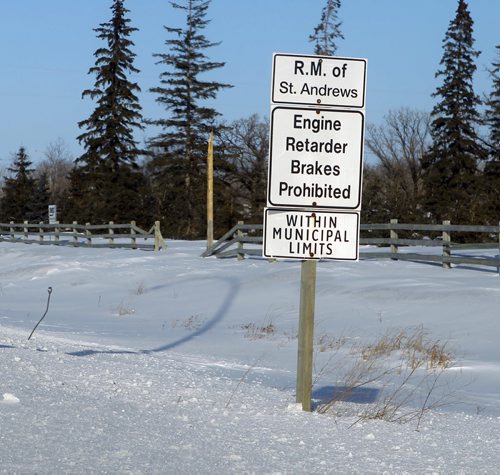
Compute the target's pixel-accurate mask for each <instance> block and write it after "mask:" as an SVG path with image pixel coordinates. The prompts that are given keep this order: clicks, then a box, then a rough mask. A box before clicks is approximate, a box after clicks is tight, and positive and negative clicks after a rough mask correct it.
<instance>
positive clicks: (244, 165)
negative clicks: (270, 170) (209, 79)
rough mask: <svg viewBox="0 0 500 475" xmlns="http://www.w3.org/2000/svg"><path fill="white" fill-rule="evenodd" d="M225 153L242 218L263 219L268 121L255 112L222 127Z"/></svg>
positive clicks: (255, 220)
mask: <svg viewBox="0 0 500 475" xmlns="http://www.w3.org/2000/svg"><path fill="white" fill-rule="evenodd" d="M222 142H223V146H224V148H225V154H226V156H227V159H228V161H229V162H230V163H231V164H232V166H233V172H232V185H233V187H234V188H236V189H237V192H238V195H239V197H240V200H241V205H242V207H243V209H244V212H243V215H244V216H245V219H248V220H250V221H251V222H259V221H261V220H262V212H263V209H264V206H265V204H266V183H267V156H268V151H269V122H268V120H267V119H263V120H262V119H260V118H259V116H258V115H256V114H254V115H252V116H250V117H248V118H245V119H240V120H237V121H235V122H233V123H232V124H230V126H229V127H227V128H226V129H224V130H223V137H222Z"/></svg>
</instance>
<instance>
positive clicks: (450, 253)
mask: <svg viewBox="0 0 500 475" xmlns="http://www.w3.org/2000/svg"><path fill="white" fill-rule="evenodd" d="M262 231H263V225H262V224H244V223H243V222H242V221H240V222H238V224H237V225H236V226H234V227H233V228H232V229H230V230H229V231H228V232H227V233H226V234H225V235H224V236H222V238H220V239H219V240H218V241H217V242H216V243H215V244H214V245H213V246H211V247H210V248H208V249H207V250H206V251H205V252H204V253H203V254H202V257H208V256H216V257H237V258H238V259H243V258H244V257H245V255H248V256H261V255H262ZM384 233H387V235H386V236H381V237H370V235H373V234H384ZM455 233H460V234H463V233H467V236H470V235H474V236H480V237H481V239H477V242H468V243H462V242H460V243H457V242H455V243H454V242H453V241H452V235H453V234H455ZM360 234H361V237H360V245H362V246H363V245H364V246H368V247H366V248H364V249H361V252H360V258H361V259H393V260H401V261H424V262H438V263H441V264H442V265H443V267H445V268H450V267H451V264H472V265H480V266H492V267H496V268H497V269H498V271H499V273H500V225H499V226H474V225H456V224H451V223H450V222H449V221H444V222H443V224H403V223H398V221H397V220H396V219H393V220H391V222H390V223H387V224H361V229H360ZM404 234H410V235H411V237H409V238H403V237H401V236H400V235H404ZM431 236H433V237H431ZM484 238H486V239H484ZM485 241H486V242H485ZM415 246H420V247H426V248H432V247H434V248H441V250H440V252H438V253H425V252H422V251H419V252H416V251H415V250H412V247H415ZM481 250H495V251H498V254H497V255H496V256H491V255H477V251H481ZM471 251H475V252H471Z"/></svg>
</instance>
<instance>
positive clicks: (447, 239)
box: [443, 221, 451, 269]
mask: <svg viewBox="0 0 500 475" xmlns="http://www.w3.org/2000/svg"><path fill="white" fill-rule="evenodd" d="M443 225H444V226H449V225H450V221H443ZM450 256H451V234H450V232H449V231H444V230H443V268H445V269H451V262H445V261H444V259H445V258H446V257H450Z"/></svg>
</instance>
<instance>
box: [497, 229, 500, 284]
mask: <svg viewBox="0 0 500 475" xmlns="http://www.w3.org/2000/svg"><path fill="white" fill-rule="evenodd" d="M498 263H499V265H498V267H497V272H498V277H500V221H499V222H498Z"/></svg>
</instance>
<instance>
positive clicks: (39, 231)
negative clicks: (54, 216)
mask: <svg viewBox="0 0 500 475" xmlns="http://www.w3.org/2000/svg"><path fill="white" fill-rule="evenodd" d="M38 240H39V241H40V242H43V221H40V222H39V223H38Z"/></svg>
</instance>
